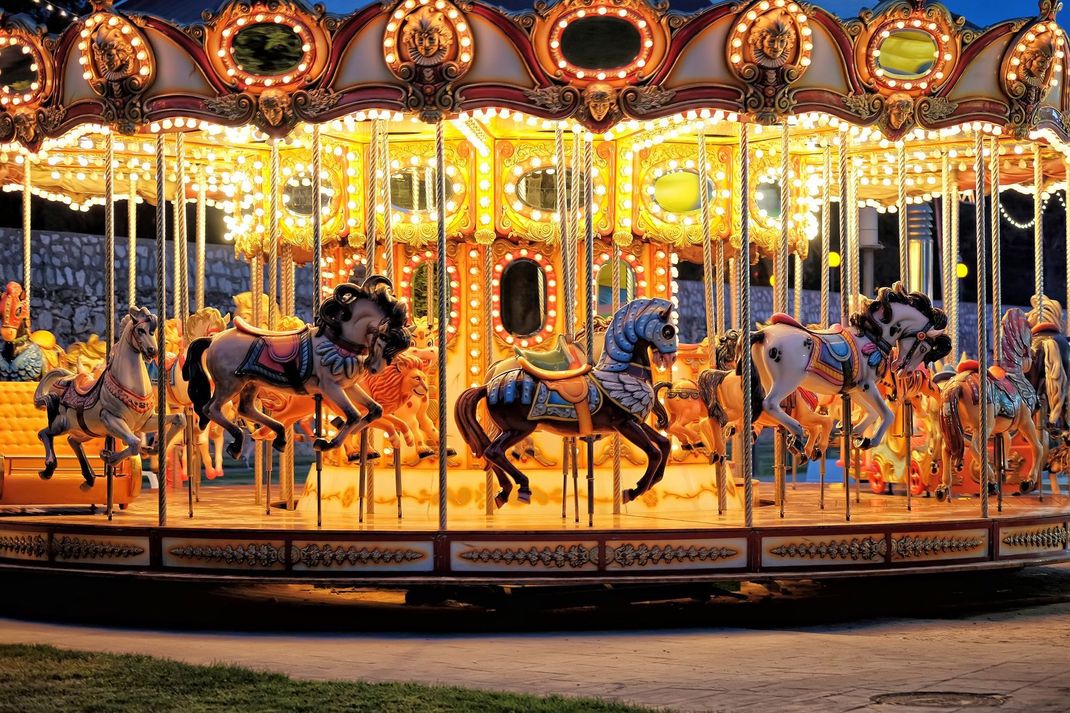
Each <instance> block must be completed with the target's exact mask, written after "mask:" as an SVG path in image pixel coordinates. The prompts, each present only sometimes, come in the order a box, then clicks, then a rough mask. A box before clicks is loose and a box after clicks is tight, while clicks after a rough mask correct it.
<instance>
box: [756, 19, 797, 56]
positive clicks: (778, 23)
mask: <svg viewBox="0 0 1070 713" xmlns="http://www.w3.org/2000/svg"><path fill="white" fill-rule="evenodd" d="M795 42H796V37H795V27H794V26H793V25H792V23H791V20H790V19H789V18H788V17H787V16H785V15H784V13H783V12H780V13H775V14H769V15H764V16H762V17H760V18H759V19H758V21H757V22H756V23H755V25H754V39H753V40H752V47H751V49H752V51H753V53H754V59H755V61H756V62H757V63H758V64H760V65H761V66H763V67H768V68H775V67H783V66H784V65H785V64H787V63H788V61H789V60H790V59H791V56H792V54H793V53H794V52H795Z"/></svg>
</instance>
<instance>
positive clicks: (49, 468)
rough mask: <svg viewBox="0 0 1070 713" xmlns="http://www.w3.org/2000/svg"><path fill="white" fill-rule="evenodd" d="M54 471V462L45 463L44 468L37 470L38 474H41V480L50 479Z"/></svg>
mask: <svg viewBox="0 0 1070 713" xmlns="http://www.w3.org/2000/svg"><path fill="white" fill-rule="evenodd" d="M55 472H56V464H55V463H48V464H46V465H45V469H44V470H42V471H38V473H37V474H38V475H39V476H41V480H50V479H51V478H52V476H53V475H54V474H55Z"/></svg>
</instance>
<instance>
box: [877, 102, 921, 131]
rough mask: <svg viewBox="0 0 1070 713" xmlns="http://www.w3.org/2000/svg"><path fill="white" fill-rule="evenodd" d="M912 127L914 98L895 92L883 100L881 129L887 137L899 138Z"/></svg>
mask: <svg viewBox="0 0 1070 713" xmlns="http://www.w3.org/2000/svg"><path fill="white" fill-rule="evenodd" d="M913 126H914V98H913V97H912V96H910V95H909V94H907V93H906V92H895V93H893V94H891V95H889V96H888V97H887V98H886V99H885V100H884V116H883V117H882V119H881V127H882V128H883V129H884V132H885V133H886V134H887V135H889V136H893V137H896V136H900V135H902V134H904V133H906V132H907V131H909V130H910V129H911V128H912V127H913Z"/></svg>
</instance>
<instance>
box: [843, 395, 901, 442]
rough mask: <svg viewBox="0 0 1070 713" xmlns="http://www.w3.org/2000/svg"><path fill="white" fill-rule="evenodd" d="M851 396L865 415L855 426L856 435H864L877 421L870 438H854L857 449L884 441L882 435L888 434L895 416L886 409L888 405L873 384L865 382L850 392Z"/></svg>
mask: <svg viewBox="0 0 1070 713" xmlns="http://www.w3.org/2000/svg"><path fill="white" fill-rule="evenodd" d="M851 396H852V397H854V399H855V401H857V402H858V404H859V405H861V406H862V409H863V410H864V411H865V412H866V415H865V416H863V417H862V421H861V422H860V423H859V424H858V425H857V433H860V434H865V432H866V431H867V430H869V428H870V427H871V426H872V425H873V424H874V423H876V422H878V420H879V424H878V426H877V430H876V432H875V433H874V434H873V436H872V437H869V436H865V435H863V436H861V437H858V436H856V441H857V443H858V447H859V448H861V449H863V450H865V449H867V448H872V447H873V446H875V445H877V444H879V443H881V442H882V441H883V440H884V434H885V433H887V432H888V428H889V427H890V426H891V425H892V421H893V420H895V414H893V413H892V410H891V409H890V408H888V404H886V403H885V402H884V399H883V398H882V397H881V395H880V392H879V391H878V390H877V387H876V385H875V384H872V383H869V382H866V383H864V384H862V385H861V386H859V387H858V388H857V389H854V390H853V391H851Z"/></svg>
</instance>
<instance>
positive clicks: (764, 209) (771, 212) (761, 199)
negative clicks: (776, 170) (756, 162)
mask: <svg viewBox="0 0 1070 713" xmlns="http://www.w3.org/2000/svg"><path fill="white" fill-rule="evenodd" d="M754 201H755V203H757V204H758V215H759V217H761V218H770V219H772V220H780V184H779V183H777V182H776V181H773V180H772V179H762V180H761V181H759V182H758V190H757V191H755V193H754Z"/></svg>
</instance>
